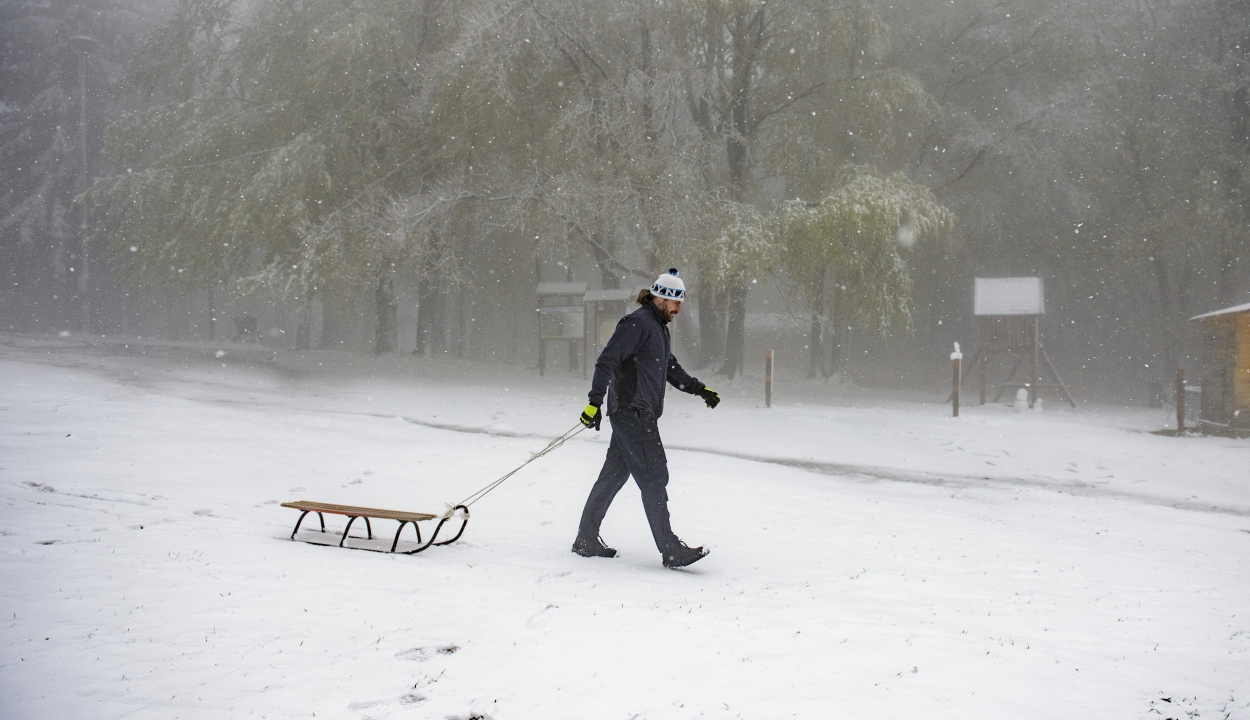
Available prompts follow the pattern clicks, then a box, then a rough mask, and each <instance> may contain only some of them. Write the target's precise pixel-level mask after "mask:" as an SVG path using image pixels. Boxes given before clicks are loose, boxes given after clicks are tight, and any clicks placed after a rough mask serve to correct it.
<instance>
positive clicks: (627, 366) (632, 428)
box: [573, 268, 720, 568]
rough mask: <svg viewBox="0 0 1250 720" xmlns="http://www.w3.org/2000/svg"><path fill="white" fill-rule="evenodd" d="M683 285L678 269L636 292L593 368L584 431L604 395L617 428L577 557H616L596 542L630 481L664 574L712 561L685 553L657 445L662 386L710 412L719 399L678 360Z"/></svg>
mask: <svg viewBox="0 0 1250 720" xmlns="http://www.w3.org/2000/svg"><path fill="white" fill-rule="evenodd" d="M685 299H686V284H685V282H684V281H683V280H682V279H681V278H680V277H678V273H677V269H676V268H673V269H670V270H669V271H668V272H667V273H665V274H663V275H661V276H660V277H659V279H657V280H656V281H655V283H654V284H653V285H652V286H651V288H650V289H649V290H643V291H641V292H640V293H638V298H637V300H638V304H639V305H641V306H642V307H640V308H638V309H637V310H635V311H634V312H632V313H630V314H628V315H626V316H625V317H623V318H621V320H620V322H618V323H617V325H616V332H614V333H612V339H611V340H608V344H607V345H606V346H605V347H604V348H603V352H602V353H600V355H599V360H598V361H597V362H596V363H595V376H594V379H593V380H592V381H591V385H590V404H589V405H587V406H586V409H585V411H583V412H582V416H581V421H582V424H583V425H585V426H586V427H593V428H594V429H595V430H598V429H599V424H600V422H601V421H602V419H603V412H602V411H601V408H602V406H603V400H604V395H605V394H606V395H607V400H608V410H607V415H608V418H609V419H610V420H611V421H612V442H611V444H610V445H609V446H608V457H607V459H606V460H604V462H603V470H601V471H599V479H598V480H597V481H596V482H595V485H594V487H593V488H591V490H590V497H589V498H587V499H586V507H585V509H584V510H582V521H581V526H580V527H579V528H578V531H577V540H576V541H575V542H574V543H573V552H575V553H577V554H578V555H582V556H584V557H615V556H616V550H614V549H612V548H610V547H608V546H607V545H605V544H604V542H603V540H602V539H601V538H600V537H599V526H600V524H601V523H602V522H603V516H604V515H606V514H607V512H608V506H609V505H611V504H612V499H613V498H615V497H616V494H617V493H618V492H620V489H621V488H622V487H624V486H625V481H626V480H628V479H629V476H630V475H633V476H634V482H636V483H638V489H639V490H641V491H642V506H643V509H645V510H646V512H647V522H648V523H649V524H650V525H651V534H652V536H653V537H654V538H655V545H656V547H657V548H659V550H660V555H661V556H662V557H663V561H664V565H665V567H669V568H680V567H685V566H687V565H689V564H691V563H693V562H696V561H698V560H699V559H700V558H702V557H703V556H705V555H707V550H704V549H703V548H702V547H696V548H692V547H687V546H686V544H685V543H683V542H682V541H681V540H678V539H677V536H676V535H674V534H673V529H672V527H670V526H669V518H668V492H667V491H666V490H665V488H666V487H667V485H668V458H666V457H665V455H664V444H663V443H662V442H661V441H660V430H659V427H658V425H657V422H656V421H657V420H658V419H659V417H660V415H661V414H662V413H663V412H664V383H665V381H667V382H668V383H670V384H671V385H672V386H673V387H675V388H677V389H678V390H683V391H685V392H688V393H690V394H691V395H698V396H699V397H701V398H703V401H704V402H705V403H707V406H708V407H709V408H714V407H716V406H717V404H719V403H720V396H719V395H717V394H716V393H715V392H713V391H712V390H711V389H709V388H708V387H707V386H706V385H704V384H703V383H701V382H699V381H698V380H697V379H695V378H693V377H691V376H690V375H688V374H687V373H686V371H685V370H683V369H682V368H681V365H679V364H678V363H677V358H675V357H673V353H672V339H671V337H670V335H669V332H668V324H669V323H670V322H671V321H672V320H673V318H674V317H676V316H677V314H678V313H680V312H681V304H682V302H683V301H685Z"/></svg>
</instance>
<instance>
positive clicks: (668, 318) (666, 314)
mask: <svg viewBox="0 0 1250 720" xmlns="http://www.w3.org/2000/svg"><path fill="white" fill-rule="evenodd" d="M676 315H677V312H676V311H675V310H666V309H664V308H660V317H662V318H664V322H666V323H671V322H673V318H674V317H675V316H676Z"/></svg>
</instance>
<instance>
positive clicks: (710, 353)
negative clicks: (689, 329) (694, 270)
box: [699, 273, 725, 367]
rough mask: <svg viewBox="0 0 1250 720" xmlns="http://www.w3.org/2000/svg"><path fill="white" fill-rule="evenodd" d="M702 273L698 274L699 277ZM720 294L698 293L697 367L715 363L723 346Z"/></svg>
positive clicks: (723, 329) (723, 328)
mask: <svg viewBox="0 0 1250 720" xmlns="http://www.w3.org/2000/svg"><path fill="white" fill-rule="evenodd" d="M702 276H703V273H700V277H702ZM720 301H721V295H720V293H717V292H714V291H711V289H710V288H709V290H708V291H707V292H700V293H699V366H700V367H708V366H709V365H712V364H713V363H715V362H716V359H717V357H719V356H720V353H721V351H722V349H723V348H724V346H725V321H724V319H723V318H721V314H720V305H721V302H720Z"/></svg>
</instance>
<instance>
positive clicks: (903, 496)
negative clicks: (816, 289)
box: [0, 335, 1250, 720]
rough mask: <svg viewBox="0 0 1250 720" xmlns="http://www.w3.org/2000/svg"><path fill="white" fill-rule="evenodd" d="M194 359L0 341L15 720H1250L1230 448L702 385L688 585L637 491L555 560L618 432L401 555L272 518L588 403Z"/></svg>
mask: <svg viewBox="0 0 1250 720" xmlns="http://www.w3.org/2000/svg"><path fill="white" fill-rule="evenodd" d="M215 350H216V348H215V347H212V346H207V345H193V344H183V345H174V344H163V345H162V344H154V343H147V342H140V341H137V340H129V341H127V340H118V339H108V340H101V339H96V340H94V341H91V342H84V341H82V340H79V339H75V338H67V339H56V338H53V339H37V338H33V337H25V336H20V337H19V336H13V335H0V577H3V583H0V614H2V615H3V620H4V622H3V626H2V627H3V630H2V631H0V718H4V719H5V720H24V719H27V718H58V719H59V718H153V719H161V720H166V719H169V718H214V719H216V718H251V717H269V718H296V717H314V716H315V717H319V718H346V719H351V718H385V717H391V718H409V717H410V718H473V717H479V718H491V719H492V720H508V719H521V718H525V719H530V718H533V719H542V720H557V719H561V718H569V719H574V718H576V719H592V720H597V719H600V718H603V719H618V718H619V719H620V720H630V719H633V718H638V719H648V720H660V719H662V718H674V719H677V718H682V719H684V718H748V719H767V718H834V717H837V718H865V719H876V718H917V719H919V718H925V719H932V718H960V719H961V720H968V719H980V718H985V719H990V718H993V719H1000V718H1064V719H1065V720H1070V719H1072V718H1099V719H1102V720H1109V719H1116V718H1125V719H1128V718H1178V719H1180V718H1184V719H1186V720H1188V719H1189V718H1250V632H1248V631H1250V440H1234V439H1223V438H1170V437H1162V436H1159V435H1154V434H1151V432H1150V431H1152V430H1157V429H1160V428H1162V427H1164V425H1165V424H1166V422H1167V418H1166V414H1165V413H1164V412H1163V411H1159V410H1146V409H1143V408H1118V407H1106V406H1099V407H1094V406H1082V407H1081V408H1080V409H1078V410H1069V409H1067V408H1066V406H1065V407H1063V408H1061V407H1060V404H1059V403H1058V402H1054V401H1051V400H1049V399H1048V400H1047V401H1046V403H1045V411H1044V412H1040V413H1039V412H1015V411H1014V410H1012V409H1011V408H1010V407H1007V406H985V407H976V406H975V405H973V406H967V405H966V406H965V408H964V416H963V417H961V418H958V419H952V418H950V417H949V407H948V406H946V405H943V404H941V403H940V402H938V401H939V400H940V398H923V397H907V396H901V395H897V394H895V395H890V396H887V395H885V394H881V393H876V394H874V393H872V392H869V391H863V390H857V389H854V388H848V387H846V386H841V387H839V386H837V385H827V384H824V383H806V382H792V383H781V384H780V385H779V386H778V388H777V389H776V394H775V403H774V406H773V407H772V408H768V409H766V408H763V407H761V405H762V402H761V399H762V398H761V395H762V391H761V389H760V388H758V387H756V385H757V383H756V382H755V381H753V380H752V381H749V385H748V384H742V385H740V386H737V387H720V386H718V383H717V382H715V379H714V378H704V380H707V381H709V382H710V384H712V386H713V387H716V388H717V389H720V390H723V394H724V396H725V402H724V403H723V404H722V405H721V407H720V408H718V409H716V410H714V411H709V410H707V409H706V408H704V407H703V405H702V403H701V402H699V401H698V400H697V399H696V398H693V397H690V396H686V395H681V394H677V393H673V394H670V395H669V401H668V407H667V412H666V413H665V415H664V417H663V418H662V419H661V421H660V427H661V432H662V433H663V434H664V436H665V439H666V442H667V444H668V448H669V461H670V468H671V471H672V478H673V479H672V482H671V484H670V488H669V489H670V495H671V497H672V503H671V507H672V513H673V524H674V528H675V529H676V531H677V532H678V534H679V535H680V536H681V537H682V538H683V539H685V540H686V541H687V542H688V543H690V544H692V545H699V544H702V545H707V546H708V547H710V548H711V551H712V553H711V555H710V556H708V557H707V558H706V559H704V560H703V561H701V562H699V563H698V564H696V565H694V566H692V567H691V568H689V569H687V570H684V571H670V570H666V569H664V568H663V567H662V566H661V565H660V558H659V555H658V553H657V552H656V550H655V547H654V545H653V544H652V542H651V538H650V534H649V532H648V530H647V524H646V521H645V519H644V517H643V513H642V508H641V504H640V501H639V498H638V492H637V490H636V488H635V487H634V486H633V485H632V484H631V485H629V486H627V487H626V489H625V490H624V491H623V492H622V493H621V495H620V496H619V498H618V499H617V503H616V504H615V505H614V506H613V509H612V511H611V513H609V516H608V520H607V522H606V523H605V525H604V529H603V536H604V538H605V539H606V540H607V542H608V543H609V544H611V545H613V546H614V547H616V548H618V550H619V551H620V557H618V558H615V559H611V560H603V559H585V558H580V557H577V556H574V555H572V554H571V553H570V552H569V546H570V544H571V543H572V540H573V536H574V532H575V529H576V527H577V520H578V517H579V514H580V511H581V505H582V502H583V500H584V499H585V495H586V492H587V491H588V489H589V487H590V484H591V483H592V482H593V480H594V478H595V475H596V473H597V472H598V469H599V466H600V463H601V462H602V458H603V454H604V452H605V450H606V447H607V439H608V432H606V428H605V432H602V433H597V434H596V433H593V432H586V433H582V434H581V435H579V436H578V437H577V438H575V439H574V440H572V441H570V442H569V443H568V444H567V445H565V446H564V447H563V448H561V449H559V450H557V451H556V452H554V453H553V454H551V455H549V456H547V457H545V458H541V459H539V460H537V461H536V462H534V463H533V464H531V465H530V466H528V467H527V468H525V469H524V470H522V471H521V472H520V473H518V474H517V475H516V476H514V477H513V478H512V479H511V480H509V481H508V483H506V484H504V485H503V486H501V487H500V488H499V489H498V490H496V491H495V492H494V493H492V494H490V495H488V496H487V497H486V498H485V499H484V500H482V501H481V502H479V503H478V504H476V505H475V506H474V508H473V517H472V520H471V521H470V523H469V526H468V530H467V531H466V533H465V535H464V538H463V539H462V540H461V541H460V542H458V543H456V544H454V545H450V546H447V547H442V548H434V549H431V550H429V551H427V552H425V553H422V554H420V555H416V556H391V555H384V554H378V553H365V552H354V551H349V550H339V549H335V548H327V547H317V546H314V545H311V544H307V543H297V542H288V541H287V536H288V535H289V533H290V532H291V528H292V526H293V525H294V522H295V519H296V517H297V516H298V513H297V512H296V511H294V510H290V509H287V508H282V507H280V506H279V504H278V503H281V502H285V501H288V500H296V499H307V500H315V501H322V502H332V503H342V504H353V505H366V506H374V507H385V508H394V509H404V510H416V511H429V512H442V509H443V507H444V503H446V502H453V501H458V500H460V499H462V498H464V497H466V496H468V495H469V494H470V493H472V492H474V491H475V490H477V489H478V488H480V487H482V486H483V485H485V484H486V483H488V482H490V481H491V480H494V479H495V478H497V477H499V476H500V475H502V474H503V473H504V472H506V471H508V470H510V469H512V468H513V467H515V466H516V465H518V464H520V463H521V462H522V461H524V460H525V459H526V458H527V457H529V453H531V452H533V451H536V450H538V449H540V448H542V447H543V446H544V445H545V444H546V442H547V441H548V440H549V439H550V438H552V437H555V436H557V435H559V434H560V433H562V432H564V431H566V430H568V429H569V428H570V427H572V426H573V425H574V423H575V422H576V417H577V414H578V413H579V412H580V410H581V408H582V407H583V406H584V405H585V393H586V390H587V388H588V381H583V380H581V379H580V378H574V377H566V376H560V377H547V378H539V377H537V376H536V374H535V372H534V371H533V370H532V369H521V368H515V367H505V366H498V365H483V364H465V365H463V366H457V365H455V364H454V363H452V362H437V363H436V362H431V361H429V360H423V359H414V358H411V357H406V356H400V357H392V358H381V359H379V358H372V357H366V356H356V355H350V356H349V355H345V354H335V353H302V354H301V353H291V352H283V353H278V354H274V353H273V352H272V351H267V350H264V349H262V348H258V347H249V348H240V347H237V346H229V345H227V346H225V347H223V348H222V350H224V354H219V353H217V352H215ZM696 374H698V373H696ZM327 520H328V521H330V522H331V523H332V524H331V528H334V527H337V528H340V529H341V528H342V525H343V523H342V522H341V518H335V517H333V516H327ZM374 527H375V530H377V532H378V534H379V535H380V536H382V537H386V538H387V539H388V540H389V537H390V535H391V534H392V533H393V532H394V527H395V523H393V522H388V521H378V522H377V523H375V525H374ZM362 530H363V528H362ZM355 532H356V529H355V528H353V533H355ZM317 534H318V533H305V532H303V531H301V536H303V537H312V536H314V535H317Z"/></svg>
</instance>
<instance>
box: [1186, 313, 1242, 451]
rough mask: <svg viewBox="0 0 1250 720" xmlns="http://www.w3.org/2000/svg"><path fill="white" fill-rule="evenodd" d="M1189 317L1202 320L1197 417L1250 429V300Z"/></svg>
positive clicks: (1218, 423) (1228, 425)
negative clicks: (1199, 411) (1199, 396)
mask: <svg viewBox="0 0 1250 720" xmlns="http://www.w3.org/2000/svg"><path fill="white" fill-rule="evenodd" d="M1190 320H1194V321H1199V322H1201V323H1202V354H1203V360H1202V379H1201V382H1202V411H1201V414H1200V420H1201V421H1202V422H1203V423H1210V424H1212V425H1217V426H1220V427H1227V428H1250V303H1246V304H1245V305H1237V306H1235V307H1230V308H1224V309H1223V310H1216V311H1215V312H1209V313H1206V314H1205V315H1198V316H1197V317H1193V318H1190Z"/></svg>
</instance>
